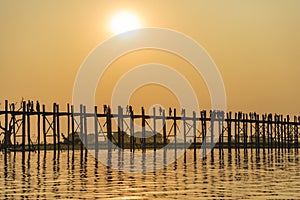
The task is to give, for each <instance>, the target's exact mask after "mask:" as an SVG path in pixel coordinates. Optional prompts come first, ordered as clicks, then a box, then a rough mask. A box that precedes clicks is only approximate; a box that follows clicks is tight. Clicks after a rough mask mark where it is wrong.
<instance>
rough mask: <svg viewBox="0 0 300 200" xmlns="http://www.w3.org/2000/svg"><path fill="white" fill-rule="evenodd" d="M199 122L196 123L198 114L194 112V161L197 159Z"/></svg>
mask: <svg viewBox="0 0 300 200" xmlns="http://www.w3.org/2000/svg"><path fill="white" fill-rule="evenodd" d="M196 134H197V121H196V112H195V111H193V137H194V144H193V145H194V161H196V159H197V146H196V145H197V135H196Z"/></svg>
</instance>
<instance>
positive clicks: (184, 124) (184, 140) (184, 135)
mask: <svg viewBox="0 0 300 200" xmlns="http://www.w3.org/2000/svg"><path fill="white" fill-rule="evenodd" d="M185 117H186V116H185V109H182V116H181V119H182V122H183V145H184V146H183V147H184V150H185V151H186V134H187V133H186V118H185Z"/></svg>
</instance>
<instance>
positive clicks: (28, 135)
mask: <svg viewBox="0 0 300 200" xmlns="http://www.w3.org/2000/svg"><path fill="white" fill-rule="evenodd" d="M30 105H31V104H30V102H28V103H27V145H28V149H29V150H30V149H31V144H30V142H31V136H30V112H31V107H30Z"/></svg>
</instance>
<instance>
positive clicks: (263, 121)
mask: <svg viewBox="0 0 300 200" xmlns="http://www.w3.org/2000/svg"><path fill="white" fill-rule="evenodd" d="M262 132H263V149H265V148H266V115H265V114H264V115H263V116H262Z"/></svg>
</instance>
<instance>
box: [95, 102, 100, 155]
mask: <svg viewBox="0 0 300 200" xmlns="http://www.w3.org/2000/svg"><path fill="white" fill-rule="evenodd" d="M94 112H95V114H94V127H95V155H98V150H99V142H98V137H99V135H98V113H97V106H95V107H94ZM96 158H97V156H96Z"/></svg>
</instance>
